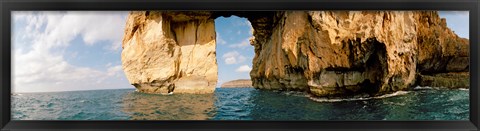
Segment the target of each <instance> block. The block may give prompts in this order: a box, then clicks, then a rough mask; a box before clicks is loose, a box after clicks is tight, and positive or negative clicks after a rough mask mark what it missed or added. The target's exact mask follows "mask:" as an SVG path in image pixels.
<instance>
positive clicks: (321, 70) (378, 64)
mask: <svg viewBox="0 0 480 131" xmlns="http://www.w3.org/2000/svg"><path fill="white" fill-rule="evenodd" d="M229 15H237V16H240V17H245V18H247V19H248V20H249V21H250V22H251V23H252V27H253V28H254V33H253V35H254V39H252V40H251V45H253V46H254V47H255V57H254V59H253V69H252V71H251V72H250V76H251V79H252V85H253V86H254V87H255V88H258V89H267V90H297V91H306V92H310V93H311V94H313V95H316V96H344V95H354V94H358V93H368V94H371V95H378V94H384V93H388V92H393V91H398V90H407V89H408V88H409V87H412V86H414V85H423V86H429V85H437V86H438V85H442V82H441V81H444V80H448V81H451V82H447V83H454V82H455V81H457V80H458V77H459V76H461V77H463V78H464V79H467V80H468V67H469V60H468V59H469V57H468V54H469V50H468V49H469V42H468V40H466V39H462V38H459V37H458V36H457V35H455V34H454V33H453V32H452V31H451V30H450V29H448V28H447V27H446V22H445V20H444V19H440V18H439V16H438V14H437V12H434V11H279V12H150V11H148V12H132V13H131V14H130V15H129V18H128V21H127V26H126V31H125V37H124V41H123V49H124V50H123V51H122V62H123V67H124V70H125V73H126V75H127V77H128V79H129V81H130V82H131V83H132V84H133V85H134V86H135V87H136V88H137V89H138V90H139V91H142V92H148V93H167V92H172V91H174V92H183V93H211V92H213V90H214V86H215V84H216V80H217V65H216V60H215V55H216V54H215V27H214V23H213V22H214V19H215V18H216V17H219V16H229ZM452 72H453V73H454V74H453V75H452ZM459 72H463V73H459ZM458 74H462V75H458ZM465 74H466V75H465ZM437 78H438V79H437ZM467 82H468V81H467ZM434 83H436V84H434ZM460 85H462V87H463V86H464V85H468V84H460ZM443 86H449V87H450V86H452V87H457V86H459V85H458V84H445V83H444V85H443Z"/></svg>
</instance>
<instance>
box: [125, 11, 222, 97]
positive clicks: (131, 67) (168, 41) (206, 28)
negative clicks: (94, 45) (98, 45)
mask: <svg viewBox="0 0 480 131" xmlns="http://www.w3.org/2000/svg"><path fill="white" fill-rule="evenodd" d="M214 26H215V25H214V20H213V19H210V13H209V12H153V11H140V12H131V13H130V14H129V16H128V18H127V24H126V28H125V35H124V38H123V45H122V47H123V51H122V66H123V69H124V72H125V74H126V76H127V78H128V80H129V82H130V83H132V85H134V86H135V87H136V88H137V90H138V91H140V92H146V93H169V92H173V91H175V93H212V92H213V91H214V90H215V85H216V83H217V82H216V81H217V62H216V56H215V35H216V33H215V27H214Z"/></svg>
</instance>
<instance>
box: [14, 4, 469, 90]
mask: <svg viewBox="0 0 480 131" xmlns="http://www.w3.org/2000/svg"><path fill="white" fill-rule="evenodd" d="M127 14H128V12H119V11H115V12H108V11H100V12H56V11H55V12H54V11H44V12H13V15H12V18H13V19H12V20H13V22H12V27H13V32H12V33H13V37H12V43H13V44H12V45H13V53H14V54H13V58H12V61H13V65H12V67H13V74H12V75H13V80H12V83H13V91H15V92H52V91H72V90H95V89H118V88H130V89H133V88H134V87H133V86H131V85H130V84H129V83H128V81H127V79H126V77H125V75H124V73H123V71H122V69H121V60H120V54H121V40H122V38H123V31H124V27H125V22H126V17H127ZM440 16H441V17H443V18H447V25H448V26H449V27H450V28H451V29H452V30H454V31H455V32H456V33H457V34H458V35H459V36H460V37H464V38H468V12H460V11H449V12H440ZM215 28H216V32H217V47H216V48H217V63H218V85H220V84H222V83H224V82H226V81H230V80H235V79H249V78H250V75H249V71H250V70H251V68H252V59H253V56H254V52H253V46H251V45H250V42H249V39H250V38H251V37H252V27H251V25H250V23H249V22H248V20H247V19H245V18H239V17H236V16H232V17H228V18H224V17H220V18H217V19H215Z"/></svg>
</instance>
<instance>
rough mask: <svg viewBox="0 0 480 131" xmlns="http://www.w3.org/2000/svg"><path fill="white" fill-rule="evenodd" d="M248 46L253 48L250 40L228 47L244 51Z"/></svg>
mask: <svg viewBox="0 0 480 131" xmlns="http://www.w3.org/2000/svg"><path fill="white" fill-rule="evenodd" d="M248 46H251V45H250V38H247V39H244V40H242V42H240V43H237V44H232V45H229V46H228V47H230V48H242V49H244V48H246V47H248Z"/></svg>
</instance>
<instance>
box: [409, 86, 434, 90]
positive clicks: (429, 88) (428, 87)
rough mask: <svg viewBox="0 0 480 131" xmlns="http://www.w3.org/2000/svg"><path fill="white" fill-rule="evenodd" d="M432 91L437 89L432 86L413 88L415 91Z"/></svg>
mask: <svg viewBox="0 0 480 131" xmlns="http://www.w3.org/2000/svg"><path fill="white" fill-rule="evenodd" d="M431 89H435V88H434V87H430V86H417V87H415V88H413V90H431Z"/></svg>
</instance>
